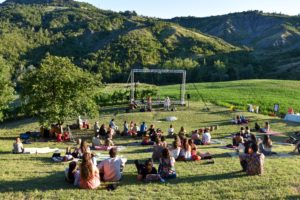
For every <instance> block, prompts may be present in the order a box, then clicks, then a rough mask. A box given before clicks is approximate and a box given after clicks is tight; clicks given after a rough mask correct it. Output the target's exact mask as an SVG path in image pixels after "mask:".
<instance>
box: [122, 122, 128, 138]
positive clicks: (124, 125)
mask: <svg viewBox="0 0 300 200" xmlns="http://www.w3.org/2000/svg"><path fill="white" fill-rule="evenodd" d="M123 129H124V130H123V132H122V135H127V134H128V131H129V126H128V123H127V121H124V124H123Z"/></svg>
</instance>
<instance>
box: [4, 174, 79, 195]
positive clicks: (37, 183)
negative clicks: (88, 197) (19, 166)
mask: <svg viewBox="0 0 300 200" xmlns="http://www.w3.org/2000/svg"><path fill="white" fill-rule="evenodd" d="M44 173H47V174H49V175H47V176H45V177H36V178H31V179H27V180H23V181H18V180H13V181H10V180H0V185H1V187H0V193H3V192H24V191H34V190H41V191H49V190H60V189H64V190H68V189H74V186H73V185H72V184H68V183H67V182H65V181H64V173H63V172H56V173H52V172H44Z"/></svg>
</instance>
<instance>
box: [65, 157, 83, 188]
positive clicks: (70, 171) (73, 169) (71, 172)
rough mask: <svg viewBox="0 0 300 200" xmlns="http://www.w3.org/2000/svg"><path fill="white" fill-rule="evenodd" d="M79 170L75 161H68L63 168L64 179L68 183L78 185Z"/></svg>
mask: <svg viewBox="0 0 300 200" xmlns="http://www.w3.org/2000/svg"><path fill="white" fill-rule="evenodd" d="M79 178H80V172H79V168H78V166H77V162H75V161H72V162H70V163H69V167H68V168H66V169H65V179H66V181H67V182H68V183H71V184H73V185H74V186H79Z"/></svg>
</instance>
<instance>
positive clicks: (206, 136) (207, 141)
mask: <svg viewBox="0 0 300 200" xmlns="http://www.w3.org/2000/svg"><path fill="white" fill-rule="evenodd" d="M210 143H211V135H210V133H209V132H208V128H206V129H205V130H204V134H203V136H202V144H203V145H207V144H210Z"/></svg>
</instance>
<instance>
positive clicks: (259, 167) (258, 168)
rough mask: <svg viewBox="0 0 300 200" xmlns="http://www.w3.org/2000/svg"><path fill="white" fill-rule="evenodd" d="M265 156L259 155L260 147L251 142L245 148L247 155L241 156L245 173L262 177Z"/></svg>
mask: <svg viewBox="0 0 300 200" xmlns="http://www.w3.org/2000/svg"><path fill="white" fill-rule="evenodd" d="M264 159H265V156H264V155H263V154H260V153H258V146H257V144H256V143H254V142H251V143H249V145H247V146H246V148H245V154H242V155H240V163H241V166H242V169H243V171H245V172H247V174H248V175H262V174H263V172H264Z"/></svg>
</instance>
